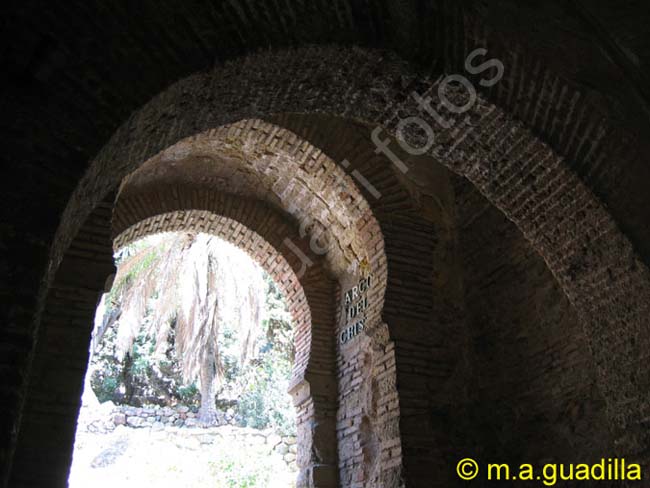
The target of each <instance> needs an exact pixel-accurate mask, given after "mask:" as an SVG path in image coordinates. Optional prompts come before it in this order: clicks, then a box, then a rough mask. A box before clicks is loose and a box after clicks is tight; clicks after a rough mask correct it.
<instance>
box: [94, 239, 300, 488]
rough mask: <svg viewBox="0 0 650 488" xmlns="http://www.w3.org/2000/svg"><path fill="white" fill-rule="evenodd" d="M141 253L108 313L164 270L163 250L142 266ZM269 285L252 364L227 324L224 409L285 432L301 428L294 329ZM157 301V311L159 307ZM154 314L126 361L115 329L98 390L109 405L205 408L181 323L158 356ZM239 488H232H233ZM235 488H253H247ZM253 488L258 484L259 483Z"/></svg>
mask: <svg viewBox="0 0 650 488" xmlns="http://www.w3.org/2000/svg"><path fill="white" fill-rule="evenodd" d="M137 251H142V249H138V248H137V246H136V247H134V248H133V249H130V248H127V249H125V250H123V252H122V254H121V255H120V256H118V260H119V261H120V262H123V263H129V266H132V267H131V268H130V269H129V270H128V272H127V273H126V274H125V275H124V277H123V279H122V280H120V282H118V283H115V285H114V287H113V289H112V290H111V292H110V298H112V299H113V301H110V300H107V301H106V302H107V304H108V305H107V307H109V311H110V307H114V308H115V307H118V308H119V307H120V303H119V298H120V292H119V290H120V288H121V287H124V286H125V285H126V284H129V281H130V280H136V279H138V276H139V274H140V273H142V272H143V271H144V270H146V269H148V268H149V267H150V266H154V265H156V264H155V263H156V262H157V260H158V258H159V257H160V255H161V254H160V252H159V250H156V248H153V249H152V250H151V251H146V249H145V251H146V254H145V255H144V257H143V258H142V259H139V261H137V262H134V260H132V259H130V258H131V257H133V256H134V255H135V254H136V252H137ZM265 280H266V284H267V293H266V314H265V316H264V320H263V321H262V330H261V331H259V332H260V334H258V337H257V340H256V342H255V348H254V350H253V351H252V353H249V356H251V357H250V358H249V360H247V361H242V358H241V357H240V355H241V354H242V353H241V337H239V336H238V334H239V333H240V332H239V330H238V328H237V325H236V324H229V323H224V324H222V326H221V328H220V330H219V336H218V340H217V345H218V347H217V350H218V354H219V361H220V364H221V367H222V369H223V381H222V384H221V388H220V390H219V391H218V393H217V403H218V404H220V405H223V406H226V408H228V407H232V408H234V410H235V414H236V418H237V419H238V421H239V423H240V424H241V425H244V426H249V427H254V428H274V429H276V430H278V431H280V432H282V433H284V434H287V435H288V434H293V433H294V430H295V411H294V408H293V405H292V403H291V398H290V396H289V395H288V393H287V390H288V387H289V381H290V378H291V373H292V363H293V360H294V354H295V353H294V347H293V327H292V325H291V318H290V315H289V313H288V311H287V309H286V305H285V303H284V300H283V297H282V295H281V293H280V292H279V290H278V288H277V287H276V286H275V284H274V283H273V281H272V280H271V279H270V278H269V277H268V276H265ZM156 304H157V301H156V302H154V303H153V304H152V305H151V307H152V308H155V306H156ZM151 316H152V310H148V311H147V313H146V315H145V317H144V319H143V323H142V325H141V327H140V331H139V333H138V334H136V335H135V339H134V340H133V343H132V347H131V349H130V351H129V354H127V355H126V356H125V357H124V359H123V360H122V361H118V360H117V359H116V351H117V342H118V341H117V335H118V327H119V319H118V322H116V323H115V324H114V325H112V326H110V327H109V328H108V329H107V330H106V332H105V333H104V336H103V338H102V340H101V342H100V344H99V348H98V350H97V351H95V354H94V355H93V358H92V365H93V367H94V370H95V371H94V374H93V377H92V379H91V385H92V387H93V390H94V391H95V393H96V394H97V396H98V398H99V399H100V400H101V401H105V400H112V401H113V402H115V403H118V404H119V403H129V404H132V405H142V404H145V403H149V404H159V405H173V404H176V403H183V404H185V405H188V406H198V405H199V403H200V392H199V390H198V388H197V386H196V385H195V384H194V383H191V384H187V383H185V382H184V381H183V375H182V369H181V361H180V359H181V358H179V357H178V355H177V352H176V350H177V348H176V347H175V345H176V339H177V337H176V325H175V322H172V323H171V329H170V331H169V333H168V334H167V338H166V340H167V342H166V346H165V347H163V348H162V349H165V350H164V352H162V353H161V351H160V349H161V348H160V347H158V349H159V351H158V352H156V340H157V339H156V338H155V337H152V336H150V335H147V333H145V332H144V331H146V330H149V334H152V335H155V332H151V327H150V321H151ZM228 486H231V485H228ZM232 486H248V485H246V484H240V485H232ZM251 486H253V485H251Z"/></svg>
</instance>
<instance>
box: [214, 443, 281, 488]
mask: <svg viewBox="0 0 650 488" xmlns="http://www.w3.org/2000/svg"><path fill="white" fill-rule="evenodd" d="M246 454H247V453H245V452H242V450H226V451H224V452H223V453H222V455H221V456H220V457H219V459H218V460H216V461H210V462H208V465H209V468H210V471H211V473H212V475H213V476H214V477H215V478H216V480H217V482H218V483H217V486H219V487H224V488H257V487H260V486H268V485H269V484H270V482H271V474H272V473H273V472H274V471H275V470H277V467H276V466H274V465H273V463H272V462H271V460H270V459H269V457H268V456H264V455H258V456H255V458H254V459H251V458H250V457H249V456H247V455H246ZM260 454H261V453H260Z"/></svg>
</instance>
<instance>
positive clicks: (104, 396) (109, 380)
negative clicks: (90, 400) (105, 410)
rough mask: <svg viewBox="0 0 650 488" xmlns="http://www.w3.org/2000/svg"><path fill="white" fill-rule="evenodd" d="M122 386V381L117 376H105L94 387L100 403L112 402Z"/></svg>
mask: <svg viewBox="0 0 650 488" xmlns="http://www.w3.org/2000/svg"><path fill="white" fill-rule="evenodd" d="M119 385H120V379H119V378H118V377H116V376H103V377H101V378H99V379H98V380H97V381H96V382H95V384H94V385H93V387H94V388H93V390H94V391H95V394H96V395H97V399H98V400H99V401H100V402H106V401H108V400H112V399H113V397H114V396H115V392H116V390H117V388H118V386H119Z"/></svg>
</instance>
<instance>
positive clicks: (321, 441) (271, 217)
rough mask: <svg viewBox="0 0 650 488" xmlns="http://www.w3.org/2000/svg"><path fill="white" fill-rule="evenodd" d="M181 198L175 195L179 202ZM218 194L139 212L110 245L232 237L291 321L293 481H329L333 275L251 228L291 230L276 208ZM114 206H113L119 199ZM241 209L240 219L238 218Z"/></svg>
mask: <svg viewBox="0 0 650 488" xmlns="http://www.w3.org/2000/svg"><path fill="white" fill-rule="evenodd" d="M182 200H183V199H182V197H181V199H180V202H182ZM226 200H230V201H227V202H226V201H222V203H223V207H221V212H220V213H216V210H217V209H212V210H177V211H173V212H169V213H159V214H156V215H154V216H153V217H148V218H143V219H142V220H139V221H137V223H135V224H134V225H132V226H130V227H128V228H126V229H125V230H124V231H122V232H120V233H119V234H118V235H117V237H116V238H115V240H114V247H115V249H116V250H117V249H120V248H122V247H123V246H125V245H127V244H129V243H131V242H134V241H136V240H138V239H141V238H143V237H146V236H149V235H153V234H157V233H162V232H179V231H195V232H203V233H206V234H212V235H215V236H217V237H219V238H221V239H224V240H226V241H228V242H230V243H231V244H234V245H235V246H237V247H238V248H240V249H241V250H243V251H244V252H246V253H247V254H248V255H249V256H250V257H251V259H253V260H254V261H255V262H257V263H258V264H259V265H260V266H261V267H262V269H264V270H265V271H266V272H267V273H268V274H269V276H271V278H272V279H273V280H274V281H275V283H276V285H277V286H278V287H279V289H280V291H281V292H282V293H283V295H284V297H285V301H286V303H287V307H288V309H289V312H290V314H291V317H292V319H293V324H294V327H295V329H294V330H295V332H294V334H295V337H294V346H295V351H296V356H295V361H294V368H293V375H292V379H291V383H290V387H289V392H288V393H289V394H290V395H291V397H292V399H293V402H294V406H295V409H296V428H297V433H298V453H297V458H296V462H297V465H298V469H299V475H298V486H312V485H314V484H316V485H322V486H330V485H331V486H336V476H335V475H336V464H337V455H336V454H337V449H336V432H335V430H336V427H335V424H336V420H335V419H333V418H332V412H333V411H335V409H336V395H337V391H336V366H335V344H334V341H333V333H332V330H333V328H334V319H335V316H334V313H333V307H334V305H333V303H332V302H333V299H334V294H335V286H336V283H335V281H334V280H332V279H331V277H330V276H328V274H327V272H326V270H325V268H324V266H323V263H322V262H312V265H311V266H310V267H309V269H308V270H304V269H303V268H304V264H303V263H302V262H301V261H300V260H299V259H297V256H293V259H290V261H288V260H287V258H285V255H283V254H282V253H281V252H279V251H278V250H277V249H276V247H275V246H274V244H275V242H274V244H271V243H270V242H269V241H268V240H267V239H265V238H264V237H262V236H261V235H260V234H259V233H258V232H256V231H254V230H252V229H251V227H253V226H254V223H258V224H262V225H259V226H255V229H257V230H258V231H260V232H264V233H265V235H267V236H268V235H270V234H268V233H267V232H268V231H267V230H268V229H272V230H273V231H275V232H278V234H276V235H279V236H283V237H285V236H286V235H287V234H289V235H291V234H290V227H289V226H287V224H286V223H285V222H283V219H282V218H281V216H280V215H278V214H277V213H273V212H269V209H268V208H264V207H263V206H260V205H256V204H254V203H251V202H250V201H247V202H243V204H242V202H241V200H240V201H238V200H237V199H235V198H231V199H226ZM226 207H227V208H229V209H231V210H232V212H233V215H232V216H233V218H229V217H225V216H224V215H223V213H224V209H225V208H226ZM155 208H156V207H155V206H150V207H147V208H146V211H147V213H149V212H153V211H155ZM116 210H120V202H119V200H118V202H117V207H116ZM143 210H144V209H143ZM244 215H245V216H246V217H247V219H246V220H244V219H242V216H244ZM265 231H267V232H265ZM271 238H272V237H271ZM280 242H281V241H280ZM287 256H288V257H289V258H292V256H290V255H287ZM314 426H318V428H314ZM315 453H318V455H317V457H315ZM325 480H327V481H325Z"/></svg>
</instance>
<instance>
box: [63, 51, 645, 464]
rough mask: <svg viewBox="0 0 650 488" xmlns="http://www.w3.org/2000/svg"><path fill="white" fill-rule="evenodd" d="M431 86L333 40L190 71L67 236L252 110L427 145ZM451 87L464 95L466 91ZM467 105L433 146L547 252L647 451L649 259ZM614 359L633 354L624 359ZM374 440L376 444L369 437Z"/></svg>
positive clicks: (109, 166) (106, 166)
mask: <svg viewBox="0 0 650 488" xmlns="http://www.w3.org/2000/svg"><path fill="white" fill-rule="evenodd" d="M297 59H299V60H300V61H297ZM332 66H336V67H337V69H336V70H333V69H332ZM251 67H255V69H256V73H258V74H259V76H258V77H257V78H255V79H254V80H250V79H249V78H248V75H249V74H250V72H251V69H250V68H251ZM310 80H318V83H314V84H312V83H310ZM239 86H241V87H242V88H241V89H237V88H233V87H239ZM435 88H436V87H435V85H434V86H433V89H434V91H435ZM431 89H432V87H431V86H429V85H428V84H427V83H426V82H425V80H423V78H421V77H418V76H417V75H416V74H413V73H412V72H411V71H410V69H409V67H408V66H406V65H404V64H403V63H401V62H400V61H399V60H396V59H393V58H391V57H390V56H383V55H381V54H378V53H373V52H365V51H360V50H345V49H335V48H307V49H302V50H297V51H291V52H289V53H283V52H279V53H265V54H260V55H256V56H251V57H249V58H247V59H246V60H245V61H242V62H241V63H237V62H234V63H230V64H228V65H227V66H225V67H223V68H222V69H220V70H219V71H217V72H213V73H208V74H201V75H196V76H193V77H190V78H188V79H186V80H184V81H181V82H179V83H177V84H176V85H174V86H173V87H171V88H170V89H169V90H168V91H166V92H165V93H163V94H161V95H160V96H159V97H157V98H155V99H154V100H152V102H151V103H150V104H148V105H147V106H146V107H144V108H143V110H142V111H140V112H139V113H137V114H136V115H134V116H133V117H132V119H131V120H130V121H129V122H127V123H126V124H125V125H124V126H123V127H122V128H121V130H120V131H118V133H116V135H115V136H114V138H113V139H112V141H111V142H110V143H109V144H108V145H107V146H106V147H105V148H104V150H103V151H102V153H101V154H100V155H99V156H98V158H97V160H96V161H95V163H94V164H93V166H92V168H91V170H90V171H89V173H88V175H87V177H86V179H85V180H84V182H82V184H81V185H80V186H79V188H78V191H77V192H76V194H75V197H74V198H73V200H72V201H71V203H70V205H69V207H68V210H67V212H66V214H65V216H64V220H63V225H62V227H61V230H60V234H59V236H60V237H63V236H66V235H74V234H75V232H74V230H75V229H76V228H78V227H79V226H80V224H81V222H82V221H83V220H84V217H85V216H86V214H87V212H88V210H89V208H90V207H91V206H92V203H90V204H89V202H96V201H98V200H99V199H101V197H102V196H103V195H105V194H106V193H107V192H108V191H110V190H111V189H112V188H113V187H114V185H116V184H117V182H119V181H120V179H121V178H122V177H123V176H124V175H125V174H126V173H128V172H130V171H132V170H133V169H135V167H137V166H138V165H139V164H140V163H141V162H142V161H144V160H146V159H148V158H150V157H152V156H154V155H155V154H157V153H158V152H159V151H161V150H163V149H164V148H166V147H168V146H170V145H171V144H174V143H176V142H178V141H179V140H181V139H183V138H185V137H189V136H192V135H195V134H197V133H201V132H204V131H206V130H209V129H211V128H215V127H221V126H224V125H228V124H232V123H235V122H237V121H240V120H243V119H250V118H254V117H256V118H268V119H273V118H274V117H276V118H277V117H279V118H281V117H284V115H285V114H290V113H292V112H299V113H317V112H320V113H325V114H330V115H334V116H339V117H344V118H348V119H356V120H361V121H363V122H364V123H365V124H369V125H371V126H372V125H377V126H378V127H380V128H381V130H384V131H385V132H386V134H392V135H396V134H398V133H400V132H401V133H402V135H403V136H404V137H405V139H406V140H407V142H408V143H409V144H411V145H412V146H417V147H422V146H423V145H424V142H426V141H424V140H423V139H422V138H421V137H420V136H421V134H419V133H417V132H415V131H414V132H412V133H410V132H409V131H404V130H402V131H400V130H398V127H399V126H400V122H401V121H402V120H404V119H405V118H407V117H409V116H414V117H415V116H417V117H423V116H426V110H423V108H422V106H421V105H418V104H417V103H416V101H415V100H414V99H412V98H411V96H410V95H411V92H412V91H414V90H416V91H419V92H420V93H421V95H422V96H424V95H426V94H427V93H429V92H430V91H431ZM427 90H428V91H427ZM251 93H252V94H253V95H252V96H251ZM450 97H452V98H453V100H454V101H455V102H458V104H459V105H461V104H462V103H464V98H463V93H462V92H461V93H457V92H454V93H451V94H450ZM217 105H218V108H219V109H218V110H215V108H216V107H217ZM394 111H395V112H394ZM423 112H424V113H423ZM397 114H399V115H397ZM468 115H469V125H470V126H471V127H472V128H473V129H474V130H472V131H470V134H469V135H468V137H466V138H464V139H463V140H462V141H460V143H458V144H456V143H457V142H458V138H457V134H454V130H453V129H451V128H450V129H446V130H440V131H437V133H436V135H437V140H438V142H439V145H438V146H436V148H434V149H438V151H436V152H433V151H431V152H430V154H429V155H430V156H433V158H435V159H436V160H438V161H440V162H441V163H442V164H444V165H446V166H447V167H449V168H451V169H453V170H454V171H455V172H457V173H458V174H461V175H463V176H465V177H467V178H468V179H469V180H471V181H472V182H473V183H474V184H475V186H476V187H477V188H479V190H480V191H481V192H482V193H483V194H484V195H485V196H486V197H487V198H488V199H489V200H490V201H491V202H492V203H493V204H494V205H495V206H497V207H498V208H499V209H500V210H502V211H503V213H504V214H505V215H506V216H507V217H508V218H509V219H511V220H512V221H514V222H515V223H516V224H517V226H518V227H519V229H520V230H521V231H522V233H523V234H524V235H525V236H526V237H527V238H528V240H529V241H530V242H531V243H532V245H533V247H534V248H535V250H536V251H537V252H538V253H539V254H540V255H541V256H542V257H543V258H544V259H545V261H546V263H547V265H548V267H549V269H550V270H551V271H552V272H553V274H554V276H555V277H556V279H557V281H558V282H559V283H560V285H561V286H562V289H563V291H564V293H565V294H566V295H567V296H568V297H569V299H570V300H571V302H572V303H573V305H574V306H575V308H576V310H577V312H578V315H579V318H580V320H581V322H582V324H583V328H584V331H585V334H586V336H587V338H588V341H589V345H590V347H591V349H592V351H593V354H594V358H595V362H596V364H597V367H598V371H599V387H600V389H601V391H602V392H603V393H604V396H605V398H606V401H607V404H608V408H609V413H610V422H611V424H612V426H613V427H615V428H618V429H619V436H620V438H619V446H621V447H620V449H621V452H622V453H638V451H635V449H638V448H639V446H640V445H641V442H640V441H639V436H641V435H643V432H642V425H641V419H643V418H645V417H646V416H647V415H646V414H647V405H646V402H645V400H644V397H643V395H642V393H640V392H639V389H638V388H637V386H636V385H637V384H647V372H646V371H645V369H644V368H643V358H644V356H643V355H642V354H641V353H640V351H643V350H647V347H645V346H647V344H648V340H649V339H648V334H647V333H645V326H644V322H643V320H644V318H643V317H644V311H645V310H646V308H647V304H645V303H644V302H643V297H644V296H647V295H648V293H647V292H648V290H649V289H650V287H649V281H648V271H647V269H646V268H645V266H644V265H643V264H642V263H641V262H640V260H639V259H638V258H637V256H636V255H635V253H634V251H633V249H632V247H631V246H630V244H629V242H628V241H627V239H626V238H625V237H624V236H623V235H622V234H621V233H620V231H619V230H618V229H617V227H616V224H615V222H614V221H613V219H612V218H611V217H610V216H609V215H608V213H607V211H606V210H605V209H604V208H603V206H602V205H601V204H600V203H599V202H598V200H597V199H596V198H595V197H594V196H593V195H592V194H591V193H590V192H589V190H588V189H587V188H586V187H585V186H584V184H583V183H582V182H581V181H580V180H579V179H578V178H577V177H576V176H575V175H574V174H573V173H572V172H571V171H570V170H569V169H568V166H567V164H566V162H565V161H563V159H562V157H560V156H559V155H558V154H557V153H555V152H553V150H552V149H551V148H550V147H549V146H547V145H545V144H544V143H543V142H541V141H539V140H538V139H536V138H535V137H534V136H533V135H532V133H531V132H530V131H528V130H527V129H526V127H524V126H523V125H522V124H521V123H519V122H518V121H517V120H516V119H514V118H513V117H511V116H509V115H508V114H507V113H505V112H504V111H502V110H500V109H498V108H497V107H494V106H493V105H491V104H490V103H488V102H486V101H485V100H484V99H483V98H481V97H479V98H478V99H477V103H476V104H475V106H474V107H473V108H472V110H471V111H470V113H469V114H468ZM287 118H290V115H288V116H287ZM286 120H287V119H286V118H285V121H286ZM449 120H450V121H453V124H451V126H452V127H454V126H456V127H458V126H462V125H464V123H463V121H464V120H465V119H464V118H461V117H460V116H457V115H453V114H450V115H449ZM144 141H146V142H144ZM409 176H410V175H409V174H408V173H407V174H406V178H409ZM379 180H381V178H379ZM374 181H375V180H372V181H371V183H373V184H374ZM539 216H543V217H542V218H540V217H539ZM66 246H67V242H66V239H63V238H61V239H60V240H59V241H58V242H57V247H55V248H54V250H53V260H52V269H56V267H57V265H58V262H59V261H60V259H61V256H62V255H63V253H64V250H65V249H66ZM612 330H615V331H616V334H617V335H621V334H623V336H625V337H629V338H632V337H634V338H636V339H635V340H634V341H631V340H630V341H616V340H614V338H613V337H611V336H610V335H609V334H611V332H609V331H612ZM617 357H628V358H632V359H631V360H630V361H629V362H625V363H622V362H619V361H618V360H617V359H616V358H617ZM370 437H371V436H370ZM366 444H368V445H372V444H373V442H372V439H370V442H367V443H366ZM635 446H636V447H635ZM370 451H372V449H371V450H370Z"/></svg>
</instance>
